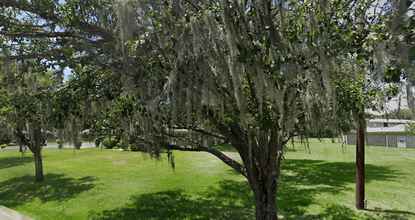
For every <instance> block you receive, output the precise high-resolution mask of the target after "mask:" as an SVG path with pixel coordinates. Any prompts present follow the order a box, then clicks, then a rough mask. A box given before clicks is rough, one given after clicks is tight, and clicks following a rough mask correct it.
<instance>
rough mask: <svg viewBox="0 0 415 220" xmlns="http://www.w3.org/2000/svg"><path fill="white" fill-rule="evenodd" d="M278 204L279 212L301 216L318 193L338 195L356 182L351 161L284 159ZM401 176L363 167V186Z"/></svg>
mask: <svg viewBox="0 0 415 220" xmlns="http://www.w3.org/2000/svg"><path fill="white" fill-rule="evenodd" d="M281 170H282V173H281V176H280V184H279V186H278V194H277V204H278V207H279V209H280V210H283V211H287V212H297V213H298V214H304V212H305V211H306V209H307V206H309V205H310V204H311V203H313V201H314V196H315V195H317V194H323V193H328V194H334V195H335V194H339V193H342V192H344V191H345V190H349V189H348V187H349V186H350V184H353V183H355V182H356V164H355V163H353V162H326V161H322V160H306V159H301V160H300V159H286V160H284V161H283V164H282V167H281ZM400 175H403V174H402V173H400V172H399V171H398V170H395V169H392V168H390V167H387V166H376V165H372V164H366V180H365V182H366V183H369V182H371V181H393V180H394V179H395V178H396V177H398V176H400Z"/></svg>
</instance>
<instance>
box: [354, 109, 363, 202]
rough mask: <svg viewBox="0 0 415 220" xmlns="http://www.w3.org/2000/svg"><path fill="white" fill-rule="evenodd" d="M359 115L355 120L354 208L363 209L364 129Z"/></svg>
mask: <svg viewBox="0 0 415 220" xmlns="http://www.w3.org/2000/svg"><path fill="white" fill-rule="evenodd" d="M364 124H365V123H362V119H361V117H359V119H358V121H357V143H356V208H357V209H364V207H365V204H364V200H365V131H364V127H363V125H364Z"/></svg>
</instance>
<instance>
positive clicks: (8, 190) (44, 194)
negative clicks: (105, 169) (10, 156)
mask: <svg viewBox="0 0 415 220" xmlns="http://www.w3.org/2000/svg"><path fill="white" fill-rule="evenodd" d="M44 177H45V180H46V181H44V182H39V183H34V182H33V181H34V179H35V178H34V176H32V175H25V176H23V177H15V178H12V179H9V180H6V181H3V182H1V183H0V204H2V205H4V206H7V207H10V208H13V207H14V206H18V205H22V204H24V203H26V202H27V201H30V200H33V199H36V198H38V199H40V200H41V201H42V203H46V202H49V201H64V200H67V199H71V198H73V197H75V196H77V195H78V194H80V193H82V192H84V191H87V190H90V189H92V188H93V187H94V186H95V184H94V183H93V182H94V181H96V180H97V178H95V177H92V176H86V177H82V178H79V179H75V178H69V177H65V175H64V174H46V175H44Z"/></svg>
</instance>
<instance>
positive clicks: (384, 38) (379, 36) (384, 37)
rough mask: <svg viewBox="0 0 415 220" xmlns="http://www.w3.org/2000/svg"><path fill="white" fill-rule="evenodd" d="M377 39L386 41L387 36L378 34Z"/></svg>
mask: <svg viewBox="0 0 415 220" xmlns="http://www.w3.org/2000/svg"><path fill="white" fill-rule="evenodd" d="M378 39H379V40H387V39H388V35H386V34H384V33H380V34H379V35H378Z"/></svg>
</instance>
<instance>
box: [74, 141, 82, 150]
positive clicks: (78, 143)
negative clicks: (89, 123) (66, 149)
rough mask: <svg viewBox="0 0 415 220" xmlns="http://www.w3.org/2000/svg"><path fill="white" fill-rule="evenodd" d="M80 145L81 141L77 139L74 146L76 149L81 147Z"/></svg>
mask: <svg viewBox="0 0 415 220" xmlns="http://www.w3.org/2000/svg"><path fill="white" fill-rule="evenodd" d="M81 146H82V141H77V142H76V143H75V147H76V149H77V150H79V149H81Z"/></svg>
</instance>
